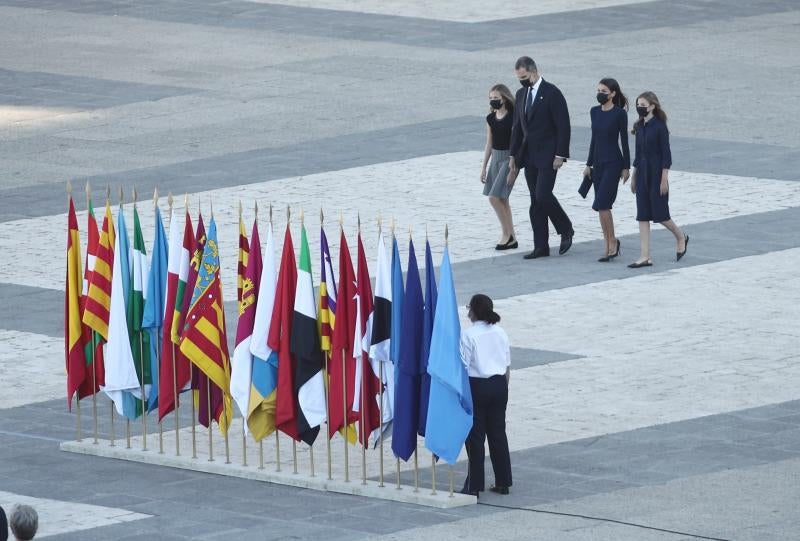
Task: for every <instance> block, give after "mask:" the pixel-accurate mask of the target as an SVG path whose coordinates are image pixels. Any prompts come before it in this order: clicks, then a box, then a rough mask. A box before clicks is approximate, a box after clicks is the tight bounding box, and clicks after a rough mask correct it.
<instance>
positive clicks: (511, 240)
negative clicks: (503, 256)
mask: <svg viewBox="0 0 800 541" xmlns="http://www.w3.org/2000/svg"><path fill="white" fill-rule="evenodd" d="M518 247H519V243H518V242H517V239H515V238H514V235H511V236H510V237H509V238H508V242H506V243H504V244H498V245H497V246H495V247H494V249H495V250H511V249H513V248H518Z"/></svg>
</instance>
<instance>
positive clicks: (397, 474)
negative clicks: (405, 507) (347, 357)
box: [390, 216, 402, 490]
mask: <svg viewBox="0 0 800 541" xmlns="http://www.w3.org/2000/svg"><path fill="white" fill-rule="evenodd" d="M394 225H395V223H394V216H392V250H394V243H395V234H394ZM392 256H394V252H392ZM392 273H394V268H393V269H392ZM401 279H402V276H401ZM392 289H394V279H393V280H392ZM392 302H395V300H394V298H392ZM390 355H391V353H390ZM395 362H397V360H396V359H393V362H392V364H394V363H395ZM391 377H394V374H392V375H391ZM395 478H396V480H397V486H396V487H395V489H396V490H402V488H400V457H398V456H395Z"/></svg>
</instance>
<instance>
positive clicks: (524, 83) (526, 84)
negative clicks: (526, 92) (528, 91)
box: [519, 79, 532, 88]
mask: <svg viewBox="0 0 800 541" xmlns="http://www.w3.org/2000/svg"><path fill="white" fill-rule="evenodd" d="M519 84H521V85H522V86H524V87H525V88H527V87H529V86H531V84H532V83H531V80H530V79H520V80H519Z"/></svg>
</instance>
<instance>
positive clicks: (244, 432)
mask: <svg viewBox="0 0 800 541" xmlns="http://www.w3.org/2000/svg"><path fill="white" fill-rule="evenodd" d="M257 219H258V202H256V209H255V218H254V220H257ZM241 229H242V200H241V199H239V231H241ZM239 238H240V239H241V236H240V237H239ZM240 249H241V248H240ZM236 272H237V280H236V281H237V284H238V281H239V279H240V278H241V276H238V272H239V270H238V269H237V271H236ZM240 287H242V288H243V287H244V284H242V285H241V286H240ZM237 301H239V303H241V302H242V299H241V298H239V299H237ZM240 306H241V305H240ZM251 334H252V333H251ZM245 427H246V425H245V418H244V415H242V466H247V430H246V428H245ZM226 434H227V432H226ZM225 445H226V449H227V440H226V442H225ZM226 452H227V451H226Z"/></svg>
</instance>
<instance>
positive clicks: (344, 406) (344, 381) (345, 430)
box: [342, 299, 350, 483]
mask: <svg viewBox="0 0 800 541" xmlns="http://www.w3.org/2000/svg"><path fill="white" fill-rule="evenodd" d="M345 300H346V301H347V300H349V299H345ZM346 355H347V354H346V353H345V350H342V432H343V437H342V444H343V445H344V481H345V483H349V482H350V449H349V448H348V447H347V436H348V433H349V432H348V431H349V430H350V428H349V425H348V423H347V372H346V369H345V364H346V361H345V357H346Z"/></svg>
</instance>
